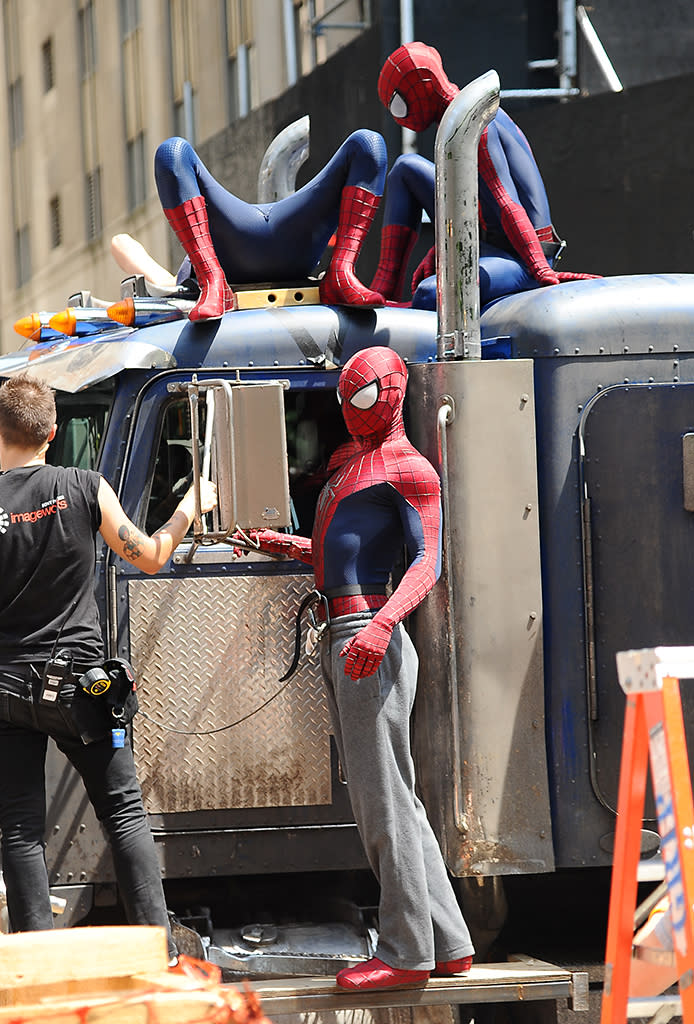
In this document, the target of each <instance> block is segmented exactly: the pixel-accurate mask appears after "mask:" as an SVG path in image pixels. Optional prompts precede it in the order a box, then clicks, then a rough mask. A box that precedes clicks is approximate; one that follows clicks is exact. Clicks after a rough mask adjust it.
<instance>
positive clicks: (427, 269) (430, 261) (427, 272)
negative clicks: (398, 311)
mask: <svg viewBox="0 0 694 1024" xmlns="http://www.w3.org/2000/svg"><path fill="white" fill-rule="evenodd" d="M435 273H436V246H435V245H432V247H431V249H430V250H429V252H428V253H427V254H426V256H425V257H424V259H423V260H422V262H421V263H420V264H419V266H418V267H417V269H416V270H415V272H414V274H413V275H412V294H413V295H414V293H415V292H416V290H417V286H418V285H420V284H421V283H422V281H423V280H424V278H425V277H431V275H432V274H435Z"/></svg>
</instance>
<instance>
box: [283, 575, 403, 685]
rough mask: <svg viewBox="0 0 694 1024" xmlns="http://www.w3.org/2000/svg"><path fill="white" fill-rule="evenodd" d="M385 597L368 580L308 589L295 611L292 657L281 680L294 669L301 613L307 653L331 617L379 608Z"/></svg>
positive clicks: (297, 659) (378, 588) (298, 649)
mask: <svg viewBox="0 0 694 1024" xmlns="http://www.w3.org/2000/svg"><path fill="white" fill-rule="evenodd" d="M387 600H388V598H387V596H386V588H385V586H378V585H377V584H370V585H368V586H365V587H362V586H361V585H360V584H358V583H355V584H348V585H346V586H344V587H333V588H332V589H331V590H327V591H325V593H321V591H320V590H311V591H310V592H309V593H308V594H307V595H306V597H305V598H304V599H303V601H302V602H301V604H300V605H299V608H298V610H297V613H296V621H295V626H294V657H293V658H292V663H291V665H290V666H289V668H288V669H287V671H286V672H285V673H284V675H283V676H282V677H281V678H280V682H281V683H284V682H286V681H287V680H288V679H290V678H291V677H292V676H293V675H294V673H295V672H296V670H297V668H298V666H299V659H300V658H301V622H302V619H303V616H304V614H306V613H307V614H308V617H309V626H308V634H307V637H306V652H307V654H311V653H312V652H313V650H314V649H315V647H316V644H317V643H318V641H319V640H320V639H321V637H322V636H323V635H324V634H325V632H326V631H327V630H328V629H329V628H330V623H331V620H332V619H336V618H338V617H339V616H340V615H355V614H358V613H359V612H368V611H375V610H376V609H378V608H382V607H383V605H384V604H385V603H386V601H387Z"/></svg>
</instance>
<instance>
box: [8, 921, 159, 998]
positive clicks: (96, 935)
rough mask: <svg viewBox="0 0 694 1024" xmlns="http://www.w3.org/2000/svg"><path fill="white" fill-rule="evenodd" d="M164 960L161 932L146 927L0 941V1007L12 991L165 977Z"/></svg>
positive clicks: (44, 934) (61, 932)
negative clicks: (98, 980)
mask: <svg viewBox="0 0 694 1024" xmlns="http://www.w3.org/2000/svg"><path fill="white" fill-rule="evenodd" d="M168 960H169V958H168V951H167V941H166V931H165V930H164V929H163V928H156V927H150V926H148V925H135V926H132V925H124V926H111V927H98V928H67V929H56V931H45V932H18V933H17V934H13V935H5V936H0V1006H8V1005H12V1001H13V996H12V992H13V990H19V989H22V990H24V989H30V988H33V987H36V986H45V985H54V986H55V985H65V986H69V984H70V983H71V982H81V981H84V980H87V979H90V978H91V979H93V978H101V979H118V978H123V977H127V976H129V975H133V974H143V973H149V972H158V971H165V970H166V969H167V966H168Z"/></svg>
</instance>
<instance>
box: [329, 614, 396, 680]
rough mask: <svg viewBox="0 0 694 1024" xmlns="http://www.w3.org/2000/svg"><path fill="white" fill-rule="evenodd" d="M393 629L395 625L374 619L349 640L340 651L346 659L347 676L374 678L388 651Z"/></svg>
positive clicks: (352, 677)
mask: <svg viewBox="0 0 694 1024" xmlns="http://www.w3.org/2000/svg"><path fill="white" fill-rule="evenodd" d="M393 629H394V624H393V625H388V624H387V623H383V622H379V621H378V619H375V618H374V619H372V620H371V622H369V624H368V625H367V626H364V628H363V629H360V630H359V632H358V633H357V634H356V635H355V636H353V637H352V639H351V640H348V641H347V643H346V644H345V646H344V647H343V648H342V650H341V651H340V657H341V658H346V661H345V675H348V676H349V677H350V679H363V677H364V676H372V675H373V674H374V672H375V671H376V669H377V668H378V666H379V665H380V664H381V662H382V661H383V656H384V654H385V653H386V651H387V650H388V644H389V643H390V638H391V635H392V633H393Z"/></svg>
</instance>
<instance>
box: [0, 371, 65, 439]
mask: <svg viewBox="0 0 694 1024" xmlns="http://www.w3.org/2000/svg"><path fill="white" fill-rule="evenodd" d="M55 419H56V414H55V398H54V396H53V391H52V390H51V388H50V387H49V386H48V384H46V382H45V381H43V380H38V379H37V378H35V377H31V376H29V374H28V373H19V374H17V376H16V377H10V378H9V380H6V381H5V383H4V384H2V385H0V434H1V435H2V438H3V440H4V441H5V444H9V445H12V446H14V447H16V448H31V447H32V446H33V445H35V446H36V447H37V448H40V447H41V445H42V444H43V443H44V442H45V441H46V440H47V438H48V435H49V434H50V432H51V430H52V429H53V424H54V423H55Z"/></svg>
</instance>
